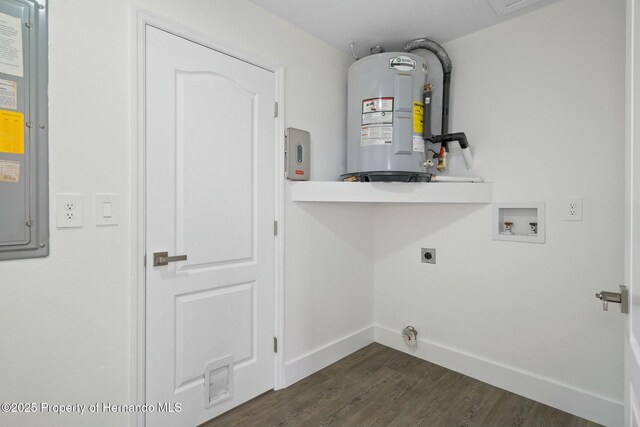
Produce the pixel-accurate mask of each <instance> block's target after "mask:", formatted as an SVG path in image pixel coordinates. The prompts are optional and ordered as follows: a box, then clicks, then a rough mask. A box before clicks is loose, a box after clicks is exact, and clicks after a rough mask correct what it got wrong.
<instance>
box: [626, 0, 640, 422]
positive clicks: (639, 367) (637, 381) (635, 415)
mask: <svg viewBox="0 0 640 427" xmlns="http://www.w3.org/2000/svg"><path fill="white" fill-rule="evenodd" d="M627 89H628V90H627V177H626V180H627V185H628V186H627V203H626V204H627V219H626V228H627V230H626V236H627V242H626V244H625V250H626V263H625V265H626V272H625V281H626V283H627V286H628V287H629V305H630V307H629V321H628V326H627V331H626V334H625V337H626V340H625V341H626V342H625V425H626V426H634V427H639V426H640V5H638V1H637V0H627Z"/></svg>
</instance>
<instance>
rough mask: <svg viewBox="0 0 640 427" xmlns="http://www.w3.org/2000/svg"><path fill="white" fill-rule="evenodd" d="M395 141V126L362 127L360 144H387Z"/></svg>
mask: <svg viewBox="0 0 640 427" xmlns="http://www.w3.org/2000/svg"><path fill="white" fill-rule="evenodd" d="M392 142H393V126H388V125H377V126H362V128H361V129H360V145H361V146H363V147H364V146H367V145H385V144H391V143H392Z"/></svg>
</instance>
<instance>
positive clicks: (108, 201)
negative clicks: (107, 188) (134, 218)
mask: <svg viewBox="0 0 640 427" xmlns="http://www.w3.org/2000/svg"><path fill="white" fill-rule="evenodd" d="M94 202H95V204H94V212H95V216H96V225H118V222H119V210H120V203H119V197H118V195H117V194H95V195H94Z"/></svg>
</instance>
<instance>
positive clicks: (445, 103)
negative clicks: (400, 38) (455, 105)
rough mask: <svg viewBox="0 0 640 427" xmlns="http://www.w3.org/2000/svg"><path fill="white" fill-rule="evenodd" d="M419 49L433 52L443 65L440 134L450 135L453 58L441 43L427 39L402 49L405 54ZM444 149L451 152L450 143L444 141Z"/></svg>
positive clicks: (419, 40) (414, 41) (411, 43)
mask: <svg viewBox="0 0 640 427" xmlns="http://www.w3.org/2000/svg"><path fill="white" fill-rule="evenodd" d="M417 49H426V50H428V51H430V52H433V53H434V54H435V55H436V57H437V58H438V60H439V61H440V64H441V65H442V71H443V73H444V75H443V77H442V130H441V131H440V133H441V134H442V135H445V134H447V133H449V92H450V90H449V87H450V84H451V70H452V69H453V66H452V65H451V58H449V54H448V53H447V51H446V50H444V48H443V47H442V46H441V45H440V44H439V43H436V42H434V41H433V40H429V39H425V38H423V39H415V40H411V41H410V42H409V43H407V44H406V45H405V46H404V48H402V50H403V51H405V52H412V51H414V50H417ZM442 147H444V149H445V150H446V151H449V143H448V141H442Z"/></svg>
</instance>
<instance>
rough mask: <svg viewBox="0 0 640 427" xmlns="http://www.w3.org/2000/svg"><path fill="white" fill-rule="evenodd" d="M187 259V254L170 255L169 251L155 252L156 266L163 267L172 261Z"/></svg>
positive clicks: (154, 264) (154, 262)
mask: <svg viewBox="0 0 640 427" xmlns="http://www.w3.org/2000/svg"><path fill="white" fill-rule="evenodd" d="M186 260H187V256H186V255H176V256H169V252H155V253H154V254H153V266H154V267H161V266H163V265H168V264H169V263H170V262H176V261H186Z"/></svg>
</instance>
